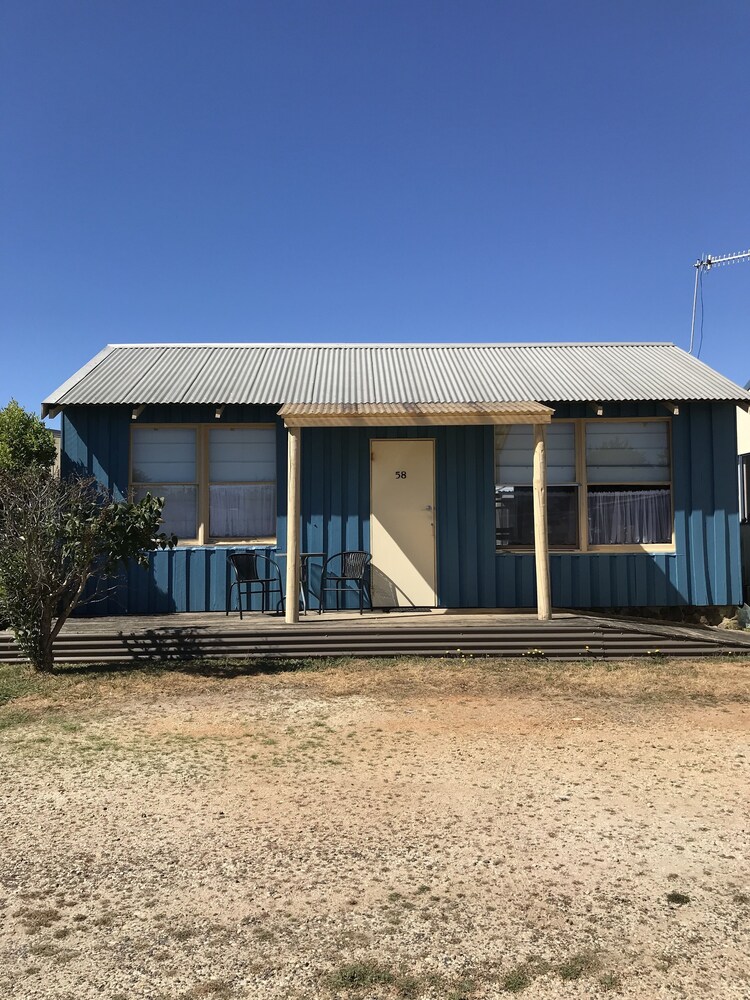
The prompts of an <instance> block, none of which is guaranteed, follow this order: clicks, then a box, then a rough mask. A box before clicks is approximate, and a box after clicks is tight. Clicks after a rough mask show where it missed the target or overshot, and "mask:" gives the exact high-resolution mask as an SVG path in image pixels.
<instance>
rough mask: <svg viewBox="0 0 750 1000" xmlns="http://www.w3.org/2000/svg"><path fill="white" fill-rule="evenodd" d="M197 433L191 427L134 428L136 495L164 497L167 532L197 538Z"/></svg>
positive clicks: (134, 493)
mask: <svg viewBox="0 0 750 1000" xmlns="http://www.w3.org/2000/svg"><path fill="white" fill-rule="evenodd" d="M195 442H196V432H195V429H194V428H187V427H168V428H167V427H164V428H161V427H134V428H133V435H132V438H131V444H132V472H131V482H132V486H133V498H134V499H135V500H141V499H142V498H143V497H144V496H145V495H146V494H147V493H151V494H152V495H155V496H160V497H164V501H165V503H164V514H163V522H162V523H163V527H164V531H166V532H169V533H174V534H175V535H177V537H178V538H195V537H196V535H197V527H198V472H197V469H198V464H197V461H196V447H195Z"/></svg>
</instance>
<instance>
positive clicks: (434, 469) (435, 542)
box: [368, 437, 440, 608]
mask: <svg viewBox="0 0 750 1000" xmlns="http://www.w3.org/2000/svg"><path fill="white" fill-rule="evenodd" d="M376 441H378V442H380V441H383V442H385V443H386V444H402V443H403V442H407V443H408V442H411V441H415V442H416V441H419V442H422V441H427V442H429V443H430V445H431V446H432V497H433V505H432V528H433V530H432V565H433V572H434V581H435V586H434V593H435V603H434V604H433V605H432V607H435V608H439V607H440V588H439V580H440V578H439V576H438V570H439V564H438V522H437V515H438V510H437V439H436V438H434V437H398V438H397V437H371V438H370V439H369V442H368V451H369V453H370V463H369V473H370V556H371V557H372V520H373V519H372V479H373V476H372V457H373V456H372V446H373V444H374V443H375V442H376ZM370 587H371V588H372V581H371V582H370ZM421 606H422V605H415V607H421Z"/></svg>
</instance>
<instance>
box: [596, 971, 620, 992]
mask: <svg viewBox="0 0 750 1000" xmlns="http://www.w3.org/2000/svg"><path fill="white" fill-rule="evenodd" d="M599 987H600V989H601V990H603V992H604V993H619V992H620V990H621V989H622V978H621V977H620V976H618V975H617V973H616V972H605V973H604V975H603V976H600V977H599Z"/></svg>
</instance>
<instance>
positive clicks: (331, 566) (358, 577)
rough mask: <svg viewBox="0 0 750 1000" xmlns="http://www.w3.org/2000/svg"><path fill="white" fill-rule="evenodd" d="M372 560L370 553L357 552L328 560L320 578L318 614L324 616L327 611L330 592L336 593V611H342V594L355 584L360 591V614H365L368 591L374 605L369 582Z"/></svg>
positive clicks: (344, 553) (345, 553)
mask: <svg viewBox="0 0 750 1000" xmlns="http://www.w3.org/2000/svg"><path fill="white" fill-rule="evenodd" d="M370 558H371V557H370V554H369V553H368V552H361V551H358V550H357V551H352V552H337V553H336V554H335V555H333V556H330V557H329V558H328V559H326V561H325V563H324V564H323V572H322V574H321V577H320V608H319V610H318V614H322V613H323V611H325V603H326V593H327V592H329V591H335V593H336V610H337V611H339V610H340V609H341V594H342V593H344V594H345V593H346V592H347V591H349V589H350V587H349V584H354V586H355V587H356V588H357V590H358V591H359V613H360V614H362V613H363V612H364V602H365V590H367V596H368V600H369V601H370V604H372V598H371V597H370V588H369V585H368V580H367V574H368V570H369V568H370Z"/></svg>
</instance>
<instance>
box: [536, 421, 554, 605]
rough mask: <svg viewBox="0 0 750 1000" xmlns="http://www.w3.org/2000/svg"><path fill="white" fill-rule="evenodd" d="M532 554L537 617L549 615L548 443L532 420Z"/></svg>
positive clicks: (540, 429) (538, 425)
mask: <svg viewBox="0 0 750 1000" xmlns="http://www.w3.org/2000/svg"><path fill="white" fill-rule="evenodd" d="M534 554H535V557H536V603H537V615H538V618H539V621H541V622H546V621H549V620H550V618H551V617H552V602H551V598H550V585H549V544H548V539H547V445H546V442H545V434H544V424H534Z"/></svg>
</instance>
